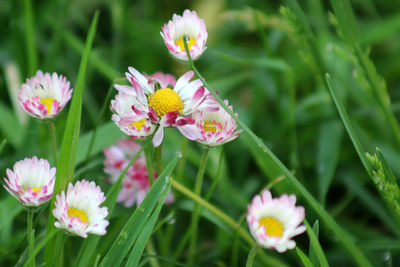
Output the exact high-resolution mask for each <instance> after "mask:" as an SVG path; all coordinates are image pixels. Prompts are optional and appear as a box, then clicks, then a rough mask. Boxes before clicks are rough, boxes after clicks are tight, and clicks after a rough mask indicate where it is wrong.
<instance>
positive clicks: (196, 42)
mask: <svg viewBox="0 0 400 267" xmlns="http://www.w3.org/2000/svg"><path fill="white" fill-rule="evenodd" d="M161 36H162V38H163V40H164V43H165V45H166V46H167V48H168V50H169V52H170V53H171V55H173V56H174V57H175V58H177V59H179V60H182V61H188V57H187V54H186V50H185V45H184V41H185V39H186V42H187V45H188V49H189V53H190V57H191V58H192V59H193V60H195V59H197V58H199V57H200V56H201V54H203V52H204V51H205V50H206V48H207V47H206V42H207V37H208V34H207V29H206V24H205V23H204V20H202V19H200V18H199V16H197V13H196V11H190V10H188V9H186V10H185V11H184V12H183V15H182V16H180V15H176V14H174V15H173V17H172V20H170V21H168V23H167V24H164V26H163V27H162V32H161Z"/></svg>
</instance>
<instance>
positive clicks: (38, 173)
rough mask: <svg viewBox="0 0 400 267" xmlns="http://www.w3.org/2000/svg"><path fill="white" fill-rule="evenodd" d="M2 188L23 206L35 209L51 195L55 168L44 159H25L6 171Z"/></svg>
mask: <svg viewBox="0 0 400 267" xmlns="http://www.w3.org/2000/svg"><path fill="white" fill-rule="evenodd" d="M6 172H7V178H4V181H5V183H6V184H5V185H4V188H5V189H6V190H7V191H8V192H9V193H10V194H11V195H13V196H14V197H15V198H17V199H18V200H19V201H20V202H21V203H22V204H23V205H25V206H27V207H37V206H40V205H42V204H43V203H45V202H47V201H48V200H50V198H51V197H52V195H53V189H54V183H55V175H56V168H55V167H53V168H51V167H50V164H49V162H48V161H47V160H45V159H38V158H37V157H36V156H34V157H33V158H25V159H24V160H21V161H18V162H16V163H15V164H14V167H13V170H10V169H7V171H6Z"/></svg>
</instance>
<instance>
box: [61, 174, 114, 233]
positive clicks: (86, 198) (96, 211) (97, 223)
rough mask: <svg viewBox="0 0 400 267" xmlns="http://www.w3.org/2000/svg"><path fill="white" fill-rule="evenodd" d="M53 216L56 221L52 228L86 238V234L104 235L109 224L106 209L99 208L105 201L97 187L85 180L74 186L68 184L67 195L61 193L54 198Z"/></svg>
mask: <svg viewBox="0 0 400 267" xmlns="http://www.w3.org/2000/svg"><path fill="white" fill-rule="evenodd" d="M56 199H57V200H56V202H55V206H56V207H55V208H54V209H53V215H54V217H55V218H56V219H57V221H56V222H55V223H54V226H55V227H57V228H62V229H65V230H67V231H68V232H70V233H72V234H75V235H78V236H81V237H83V238H86V237H87V235H88V234H95V235H105V234H106V233H107V231H106V227H107V226H108V224H109V222H108V221H107V220H105V217H107V215H108V209H107V207H100V204H101V203H103V202H104V201H105V200H106V197H105V196H104V193H103V192H102V191H101V188H100V187H99V186H96V184H95V183H94V182H93V181H92V182H88V181H86V180H82V181H78V182H76V184H75V185H72V184H71V183H69V185H68V190H67V193H65V192H64V191H61V194H59V195H57V196H56Z"/></svg>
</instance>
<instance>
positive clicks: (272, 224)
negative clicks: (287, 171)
mask: <svg viewBox="0 0 400 267" xmlns="http://www.w3.org/2000/svg"><path fill="white" fill-rule="evenodd" d="M295 204H296V196H295V195H286V194H284V195H282V196H281V197H279V198H273V197H272V195H271V192H270V191H268V190H265V191H263V192H262V193H261V195H256V196H255V197H254V198H253V201H252V202H251V204H250V205H249V206H248V209H247V223H248V225H249V229H250V232H251V234H252V235H253V237H254V238H255V239H256V242H257V243H258V244H259V245H260V246H262V247H265V248H272V249H275V250H276V251H278V252H280V253H282V252H285V251H286V250H287V249H293V248H295V246H296V242H295V241H294V240H291V238H292V237H294V236H296V235H299V234H301V233H303V232H304V231H305V230H306V227H305V226H304V225H300V224H301V222H302V221H303V220H304V216H305V212H304V208H303V207H301V206H295Z"/></svg>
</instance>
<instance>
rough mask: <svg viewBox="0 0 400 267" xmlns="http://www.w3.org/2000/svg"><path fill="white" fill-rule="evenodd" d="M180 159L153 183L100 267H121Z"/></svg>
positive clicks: (171, 162)
mask: <svg viewBox="0 0 400 267" xmlns="http://www.w3.org/2000/svg"><path fill="white" fill-rule="evenodd" d="M178 159H179V155H178V154H177V155H175V157H174V158H173V159H172V160H171V161H170V162H169V164H168V165H167V167H166V168H165V169H164V171H163V172H162V173H161V174H160V176H159V177H158V178H157V180H156V181H155V182H154V183H153V185H152V186H151V188H150V191H149V192H148V193H147V195H146V197H145V199H144V200H143V202H142V204H140V206H139V207H138V208H137V209H136V211H135V212H134V213H133V214H132V216H131V217H130V218H129V220H128V221H127V223H126V224H125V226H124V227H123V229H122V230H121V232H120V234H119V235H118V237H117V238H116V240H115V241H114V243H113V244H112V246H111V248H110V249H109V251H108V252H107V254H106V255H105V257H104V259H103V261H102V262H101V264H100V266H103V267H106V266H120V264H121V263H122V261H123V260H124V258H125V257H126V255H127V253H128V252H129V250H130V249H131V247H132V245H133V244H134V242H135V240H136V238H137V236H138V235H139V233H140V230H141V229H142V228H143V225H144V224H145V223H146V221H147V220H148V218H149V217H150V214H151V212H152V211H153V209H154V207H155V205H156V204H157V201H158V200H159V198H160V195H161V193H162V191H163V188H164V187H165V185H166V184H167V183H168V179H169V175H171V173H172V171H173V169H174V168H175V166H176V164H177V162H178Z"/></svg>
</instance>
